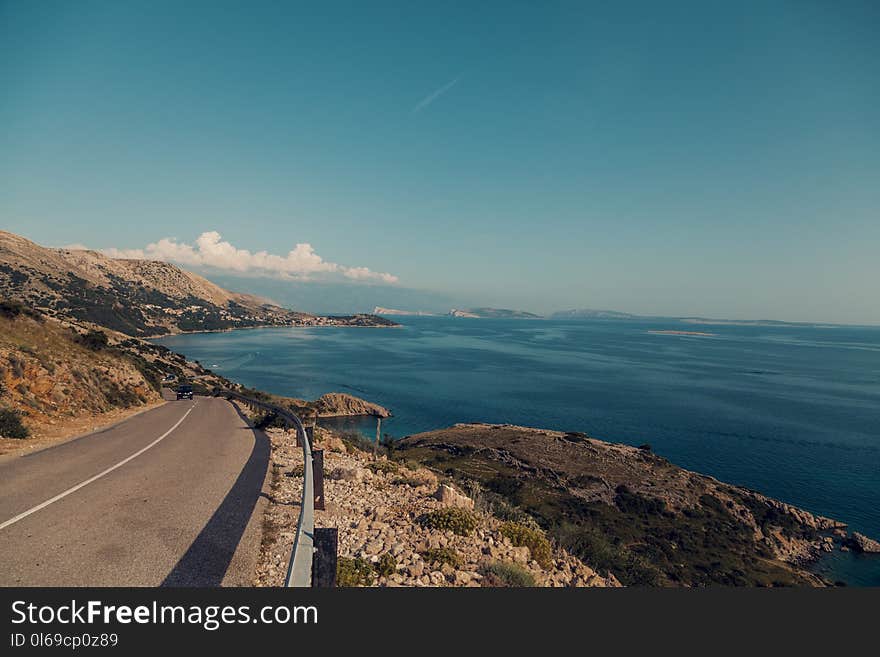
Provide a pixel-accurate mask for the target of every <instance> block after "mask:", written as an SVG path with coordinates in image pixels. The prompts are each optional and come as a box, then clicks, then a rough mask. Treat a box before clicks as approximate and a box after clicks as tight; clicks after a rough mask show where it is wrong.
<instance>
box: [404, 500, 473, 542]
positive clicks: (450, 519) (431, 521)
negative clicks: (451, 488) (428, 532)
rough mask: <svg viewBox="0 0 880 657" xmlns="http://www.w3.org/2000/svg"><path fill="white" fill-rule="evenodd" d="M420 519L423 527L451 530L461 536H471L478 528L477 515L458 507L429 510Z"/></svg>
mask: <svg viewBox="0 0 880 657" xmlns="http://www.w3.org/2000/svg"><path fill="white" fill-rule="evenodd" d="M418 521H419V524H420V525H422V527H427V528H428V529H444V530H449V531H451V532H453V533H454V534H458V535H459V536H470V535H471V533H472V532H473V531H474V529H476V528H477V517H476V516H475V515H474V514H473V513H471V512H470V511H468V510H466V509H459V508H458V507H448V508H444V509H437V510H435V511H429V512H428V513H425V514H422V515H421V516H419V519H418Z"/></svg>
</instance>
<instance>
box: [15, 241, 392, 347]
mask: <svg viewBox="0 0 880 657" xmlns="http://www.w3.org/2000/svg"><path fill="white" fill-rule="evenodd" d="M0 298H7V299H13V300H17V301H21V302H23V303H25V304H26V305H28V306H30V307H32V308H35V309H37V310H39V311H41V312H43V313H45V314H47V315H48V316H50V317H55V318H58V319H63V320H69V321H74V322H78V323H89V324H93V325H96V326H100V327H103V328H108V329H111V330H113V331H118V332H120V333H124V334H126V335H129V336H138V337H147V336H156V335H162V334H166V333H176V332H181V331H206V330H224V329H231V328H243V327H256V326H394V325H395V324H394V322H391V321H389V320H387V319H383V318H381V317H375V316H373V315H352V316H345V317H319V316H316V315H310V314H308V313H301V312H295V311H291V310H287V309H284V308H281V307H279V306H276V305H274V304H272V303H270V302H268V301H267V300H265V299H260V298H258V297H254V296H250V295H244V294H236V293H232V292H228V291H227V290H224V289H223V288H221V287H219V286H217V285H214V284H213V283H211V282H210V281H208V280H206V279H204V278H202V277H201V276H198V275H196V274H193V273H191V272H188V271H185V270H183V269H181V268H179V267H177V266H175V265H172V264H170V263H167V262H156V261H149V260H128V259H117V258H108V257H107V256H104V255H102V254H100V253H98V252H95V251H85V250H70V249H49V248H44V247H42V246H39V245H37V244H34V243H33V242H31V241H29V240H27V239H25V238H23V237H19V236H18V235H13V234H12V233H7V232H3V231H0Z"/></svg>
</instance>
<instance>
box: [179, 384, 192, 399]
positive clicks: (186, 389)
mask: <svg viewBox="0 0 880 657" xmlns="http://www.w3.org/2000/svg"><path fill="white" fill-rule="evenodd" d="M177 398H178V399H192V398H193V387H192V386H185V385H184V386H177Z"/></svg>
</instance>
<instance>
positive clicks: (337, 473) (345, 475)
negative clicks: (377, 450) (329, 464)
mask: <svg viewBox="0 0 880 657" xmlns="http://www.w3.org/2000/svg"><path fill="white" fill-rule="evenodd" d="M363 478H364V473H363V471H362V470H360V469H358V468H351V467H346V466H343V465H340V466H339V467H336V468H333V470H332V472H330V479H335V480H337V481H360V480H361V479H363Z"/></svg>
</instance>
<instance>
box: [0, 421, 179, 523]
mask: <svg viewBox="0 0 880 657" xmlns="http://www.w3.org/2000/svg"><path fill="white" fill-rule="evenodd" d="M195 407H196V405H195V404H193V405H192V406H190V408H189V410H188V411H187V412H186V413H184V414H183V417H182V418H180V419H179V420H178V421H177V423H176V424H175V425H174V426H173V427H171V428H170V429H169V430H168V431H166V432H165V433H163V434H162V435H161V436H159V437H158V438H156V440H154V441H153V442H151V443H150V444H149V445H147V446H146V447H144V448H142V449H139V450H138V451H136V452H135V453H134V454H132V455H131V456H129V457H128V458H125V459H123V460H121V461H120V462H119V463H117V464H116V465H113V466H110V467H109V468H107V469H106V470H104V471H103V472H99V473H98V474H96V475H95V476H94V477H91V478H90V479H86V480H85V481H83V482H81V483H79V484H77V485H76V486H74V487H72V488H68V489H67V490H66V491H64V492H63V493H59V494H58V495H56V496H55V497H53V498H51V499H48V500H46V501H45V502H43V503H42V504H38V505H37V506H35V507H34V508H32V509H28V510H27V511H25V512H23V513H19V514H18V515H17V516H15V517H14V518H10V519H9V520H7V521H6V522H4V523H2V524H0V529H5V528H6V527H9V525H14V524H15V523H17V522H18V521H19V520H23V519H24V518H27V517H28V516H29V515H31V514H32V513H36V512H37V511H39V510H40V509H45V508H46V507H47V506H49V505H50V504H53V503H55V502H57V501H58V500H60V499H63V498H65V497H67V496H68V495H70V494H71V493H75V492H76V491H78V490H79V489H80V488H83V487H84V486H88V485H89V484H90V483H92V482H93V481H97V480H98V479H100V478H101V477H103V476H104V475H108V474H110V473H111V472H113V471H114V470H116V469H117V468H121V467H122V466H123V465H125V464H126V463H128V462H129V461H131V460H132V459H135V458H137V457H138V456H140V455H141V454H143V453H144V452H146V451H147V450H148V449H150V448H151V447H154V446H155V445H158V444H159V443H160V442H162V441H163V440H164V439H165V438H166V437H167V436H168V435H169V434H170V433H171V432H172V431H174V430H175V429H176V428H177V427H179V426H180V425H181V423H182V422H183V421H184V420H185V419H186V416H187V415H189V414H190V413H192V411H193V409H194V408H195Z"/></svg>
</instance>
